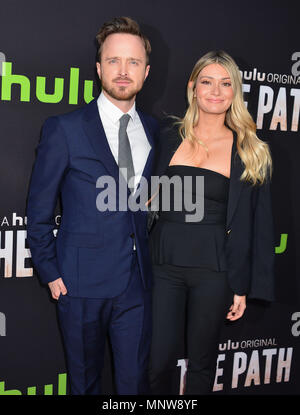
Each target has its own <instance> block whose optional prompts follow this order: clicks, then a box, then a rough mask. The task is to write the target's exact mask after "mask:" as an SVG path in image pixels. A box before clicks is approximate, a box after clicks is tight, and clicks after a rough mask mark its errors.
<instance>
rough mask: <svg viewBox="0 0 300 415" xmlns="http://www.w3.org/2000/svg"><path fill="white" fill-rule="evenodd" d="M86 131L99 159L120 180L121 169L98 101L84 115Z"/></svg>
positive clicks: (94, 101) (87, 107) (90, 104)
mask: <svg viewBox="0 0 300 415" xmlns="http://www.w3.org/2000/svg"><path fill="white" fill-rule="evenodd" d="M83 118H84V130H85V132H86V134H87V136H88V139H89V141H90V143H91V146H92V148H93V150H94V151H95V153H96V155H97V158H98V159H99V160H100V161H101V162H102V163H103V164H104V166H105V167H106V168H107V170H108V172H109V173H110V175H111V176H113V177H114V178H115V180H117V181H118V180H119V167H118V165H117V163H116V161H115V158H114V156H113V154H112V152H111V150H110V147H109V144H108V141H107V138H106V135H105V131H104V128H103V125H102V122H101V119H100V115H99V111H98V106H97V100H93V101H92V102H90V103H89V104H88V105H87V106H86V111H85V114H84V117H83Z"/></svg>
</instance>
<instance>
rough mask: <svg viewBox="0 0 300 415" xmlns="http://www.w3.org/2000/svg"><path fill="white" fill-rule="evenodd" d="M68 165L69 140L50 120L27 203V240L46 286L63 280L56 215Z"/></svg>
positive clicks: (35, 166)
mask: <svg viewBox="0 0 300 415" xmlns="http://www.w3.org/2000/svg"><path fill="white" fill-rule="evenodd" d="M67 166H68V150H67V144H66V138H65V136H64V132H63V130H62V127H61V126H60V124H59V120H58V119H57V118H55V117H52V118H49V119H48V120H47V121H46V122H45V124H44V126H43V130H42V138H41V141H40V143H39V145H38V148H37V157H36V161H35V164H34V168H33V172H32V176H31V182H30V187H29V194H28V201H27V239H28V244H29V248H30V251H31V255H32V260H33V263H34V265H35V267H36V269H37V271H38V274H39V277H40V280H41V282H42V283H44V284H47V283H48V282H50V281H54V280H55V279H57V278H59V277H60V272H59V269H58V265H57V259H56V246H55V245H56V243H55V236H54V234H53V230H54V228H55V220H54V213H55V208H56V204H57V200H58V197H59V193H60V186H61V182H62V179H63V177H64V174H65V172H66V170H67Z"/></svg>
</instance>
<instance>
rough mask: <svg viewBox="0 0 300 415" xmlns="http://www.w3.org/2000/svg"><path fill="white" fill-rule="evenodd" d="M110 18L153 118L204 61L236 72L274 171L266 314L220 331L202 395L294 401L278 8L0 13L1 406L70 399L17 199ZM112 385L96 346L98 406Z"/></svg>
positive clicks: (293, 120)
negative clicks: (134, 31) (129, 41)
mask: <svg viewBox="0 0 300 415" xmlns="http://www.w3.org/2000/svg"><path fill="white" fill-rule="evenodd" d="M120 15H128V16H131V17H132V18H134V19H136V20H137V21H138V22H139V23H140V24H141V26H142V29H143V30H144V31H145V32H146V34H147V35H148V37H149V38H150V40H151V43H152V47H153V54H152V57H151V71H150V76H149V78H148V79H147V81H146V83H145V86H144V89H143V91H142V92H141V93H140V95H139V97H138V105H139V106H140V107H141V109H143V110H144V111H147V112H149V113H151V114H153V115H155V116H156V117H157V118H162V117H163V116H164V115H165V114H174V115H182V114H183V112H184V110H185V105H186V101H185V88H186V82H187V79H188V77H189V74H190V72H191V70H192V67H193V65H194V63H195V62H196V60H197V59H198V58H199V57H200V56H202V55H203V54H204V53H206V52H207V51H209V50H212V49H224V50H225V51H227V52H228V53H229V54H231V55H232V56H233V57H234V58H235V60H236V61H237V63H238V65H239V68H240V70H241V73H242V76H243V88H244V93H245V95H244V97H245V101H246V102H247V105H248V108H249V110H250V112H251V114H252V116H253V118H254V120H255V121H256V123H257V128H258V136H259V137H260V138H261V139H263V140H266V141H267V142H268V143H269V144H270V147H271V151H272V155H273V160H274V176H273V186H272V193H273V207H274V216H275V225H276V233H275V235H276V244H275V245H276V246H274V249H275V250H276V294H277V301H276V302H275V303H273V304H272V305H266V304H263V303H258V302H249V303H248V308H247V310H246V313H245V316H244V318H243V319H241V320H240V321H237V322H235V323H231V324H224V327H223V330H222V338H221V342H220V350H219V357H218V362H216V380H215V386H214V392H213V393H215V394H245V393H247V394H299V388H298V387H297V384H299V382H300V347H299V335H300V298H299V294H300V286H299V280H300V278H299V256H297V253H298V252H299V249H300V240H299V225H300V220H299V213H298V212H299V211H300V204H299V179H300V173H299V164H300V162H299V157H300V139H299V110H300V41H299V21H298V17H299V15H300V3H299V2H296V1H287V2H282V1H276V0H273V1H264V2H262V1H257V0H252V1H250V2H240V1H233V0H227V1H226V2H223V1H221V0H220V1H217V0H216V1H214V2H204V1H196V0H195V1H192V0H185V1H171V0H166V1H158V0H152V1H151V0H147V1H146V0H144V1H141V0H127V1H126V2H125V1H121V0H120V1H117V0H110V1H104V0H97V1H96V0H86V1H85V2H84V3H83V2H82V1H80V0H72V1H70V0H68V1H63V2H62V1H60V0H51V1H34V0H27V1H26V2H24V1H21V0H20V1H16V0H11V1H9V2H4V1H2V4H1V6H0V61H1V63H2V70H1V72H0V137H1V151H0V169H1V174H0V181H1V183H0V185H1V187H0V197H1V203H0V236H1V245H0V257H1V263H0V394H23V395H27V394H41V395H43V394H54V395H56V394H61V395H63V394H66V393H68V379H67V376H66V367H65V357H64V350H63V346H62V342H61V336H60V331H59V328H58V324H57V316H56V307H55V302H54V301H53V300H51V298H50V295H49V292H48V289H47V288H45V287H43V286H41V285H40V283H39V281H38V279H37V277H36V275H35V271H34V269H33V268H32V263H31V259H30V251H29V249H28V245H27V241H26V217H25V206H26V197H27V191H28V183H29V178H30V174H31V169H32V165H33V162H34V159H35V149H36V146H37V143H38V141H39V137H40V130H41V126H42V124H43V122H44V121H45V119H46V118H47V117H49V116H51V115H54V114H62V113H65V112H68V111H72V110H74V109H76V108H78V107H80V106H82V105H84V104H85V103H86V102H89V101H90V100H91V99H92V97H96V96H97V95H98V94H99V91H100V85H99V83H98V81H97V77H96V71H95V58H96V43H95V35H96V33H97V31H98V29H99V28H100V26H101V25H102V24H103V22H105V21H107V20H108V19H110V18H112V17H114V16H120ZM0 68H1V64H0ZM57 224H58V225H59V210H58V211H57ZM185 365H186V360H185V356H184V355H183V356H182V359H181V360H179V361H178V366H177V367H175V368H174V376H173V383H174V391H175V392H177V391H178V393H179V392H180V391H182V388H183V385H184V373H185ZM111 373H112V372H111V364H110V354H109V346H108V354H107V359H106V364H105V371H104V379H103V383H104V385H103V387H104V392H105V393H111V392H113V389H112V374H111Z"/></svg>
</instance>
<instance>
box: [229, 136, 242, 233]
mask: <svg viewBox="0 0 300 415" xmlns="http://www.w3.org/2000/svg"><path fill="white" fill-rule="evenodd" d="M242 173H243V165H242V162H241V159H240V157H239V155H238V153H237V135H236V132H235V131H233V145H232V152H231V167H230V183H229V196H228V205H227V220H226V225H227V227H229V226H230V223H231V220H232V218H233V215H234V212H235V209H236V207H237V203H238V200H239V197H240V193H241V190H242V188H243V186H244V182H242V181H241V180H240V177H241V175H242Z"/></svg>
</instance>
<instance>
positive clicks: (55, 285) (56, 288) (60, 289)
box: [48, 278, 67, 300]
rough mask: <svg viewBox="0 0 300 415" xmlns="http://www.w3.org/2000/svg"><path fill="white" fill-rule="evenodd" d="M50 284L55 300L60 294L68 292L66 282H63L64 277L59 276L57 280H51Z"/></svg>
mask: <svg viewBox="0 0 300 415" xmlns="http://www.w3.org/2000/svg"><path fill="white" fill-rule="evenodd" d="M48 285H49V288H50V291H51V295H52V298H54V300H58V297H59V296H60V294H62V295H66V294H67V289H66V286H65V284H64V283H63V280H62V278H57V280H54V281H51V282H49V283H48Z"/></svg>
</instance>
